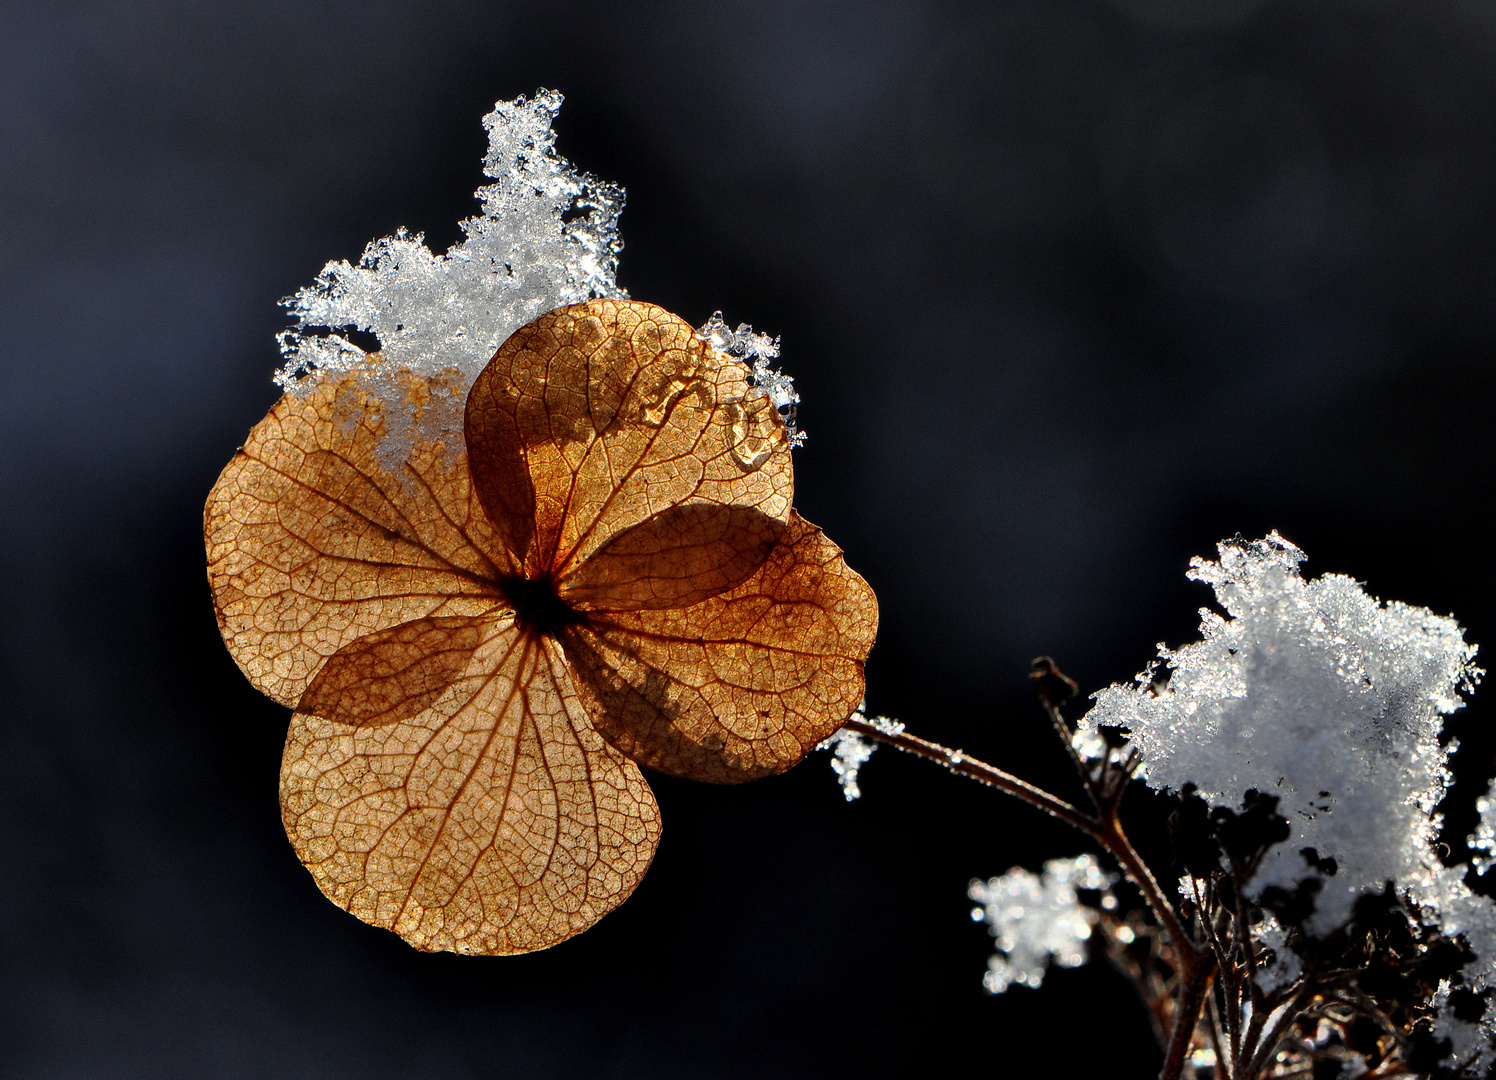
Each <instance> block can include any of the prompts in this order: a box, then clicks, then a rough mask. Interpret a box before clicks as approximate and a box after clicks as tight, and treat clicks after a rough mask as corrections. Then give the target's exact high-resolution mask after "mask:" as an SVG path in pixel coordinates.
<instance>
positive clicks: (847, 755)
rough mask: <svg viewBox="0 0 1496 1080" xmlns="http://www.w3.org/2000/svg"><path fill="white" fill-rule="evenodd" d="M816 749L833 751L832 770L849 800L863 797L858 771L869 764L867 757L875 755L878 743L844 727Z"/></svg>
mask: <svg viewBox="0 0 1496 1080" xmlns="http://www.w3.org/2000/svg"><path fill="white" fill-rule="evenodd" d="M816 749H817V750H830V751H831V752H832V758H831V771H832V772H834V773H836V779H837V781H838V782H839V783H840V784H841V789H842V794H843V795H845V796H846V799H847V802H851V801H853V800H854V799H860V798H862V788H860V787H858V786H857V773H858V771H859V770H860V769H861V768H862V767H863V765H865V764H867V759H868V758H870V757H872V756H873V751H874V750H876V749H878V744H877V743H875V742H873V741H872V740H871V739H868V738H865V737H864V736H862V735H860V734H858V733H857V732H855V731H852V730H851V729H849V728H842V729H840V730H839V731H837V732H836V733H835V734H833V735H832V736H831V738H829V739H827V740H826V741H825V742H823V743H822V744H821V745H820V746H818V747H816Z"/></svg>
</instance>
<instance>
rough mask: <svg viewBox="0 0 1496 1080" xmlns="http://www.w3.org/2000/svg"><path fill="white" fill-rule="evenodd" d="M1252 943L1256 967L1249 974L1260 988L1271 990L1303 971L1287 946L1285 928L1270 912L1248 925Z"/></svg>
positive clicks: (1288, 982)
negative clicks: (1259, 920) (1255, 956)
mask: <svg viewBox="0 0 1496 1080" xmlns="http://www.w3.org/2000/svg"><path fill="white" fill-rule="evenodd" d="M1252 944H1253V946H1254V948H1255V951H1256V953H1257V970H1256V972H1254V973H1253V976H1252V978H1253V979H1254V981H1255V982H1256V983H1257V985H1258V986H1260V987H1261V988H1262V989H1263V990H1264V991H1266V992H1268V993H1272V992H1273V991H1274V990H1281V989H1282V988H1283V987H1285V986H1289V985H1291V984H1292V983H1293V982H1294V981H1295V980H1297V979H1298V977H1299V976H1300V975H1302V974H1303V971H1304V968H1303V965H1302V964H1301V963H1300V962H1299V958H1298V957H1297V956H1296V955H1294V952H1293V950H1292V949H1291V948H1289V946H1288V928H1287V927H1286V926H1283V925H1282V924H1281V923H1279V922H1278V920H1277V917H1276V916H1274V915H1273V914H1272V912H1265V913H1264V914H1263V919H1262V921H1261V922H1260V923H1258V924H1257V925H1256V926H1254V927H1252Z"/></svg>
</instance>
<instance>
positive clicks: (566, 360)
mask: <svg viewBox="0 0 1496 1080" xmlns="http://www.w3.org/2000/svg"><path fill="white" fill-rule="evenodd" d="M397 378H403V379H404V380H405V388H406V395H407V403H413V404H414V408H415V410H416V412H417V414H418V415H419V413H420V411H421V410H423V409H425V408H429V407H430V405H429V398H430V395H431V394H432V393H433V392H441V389H442V388H441V387H440V386H438V387H436V388H435V389H433V386H432V384H431V382H430V381H429V380H423V379H421V378H419V377H418V376H414V375H409V374H406V375H404V376H397ZM465 415H466V421H465V427H464V436H465V437H464V442H463V446H461V447H459V448H458V450H457V452H456V453H451V452H449V451H450V448H448V447H446V446H444V445H442V444H427V445H421V446H417V447H415V448H413V450H412V452H411V453H410V454H409V455H408V458H407V460H406V461H405V462H404V463H403V464H402V465H401V466H400V467H399V468H397V469H395V470H390V469H386V468H385V467H384V466H383V465H382V464H381V462H380V460H379V456H378V447H379V445H380V440H381V438H382V437H383V435H384V433H385V429H384V418H383V407H382V403H381V401H380V400H378V399H376V398H373V397H371V396H370V395H368V394H367V393H365V392H363V391H361V390H360V389H359V388H358V386H357V384H356V383H355V382H354V381H353V380H352V379H351V378H350V377H348V376H347V375H341V376H339V377H332V378H328V379H326V380H324V381H323V382H322V383H321V384H320V385H319V386H317V387H316V388H315V389H314V390H312V392H311V393H309V394H307V395H305V396H304V397H301V396H297V395H296V394H293V393H288V394H287V395H286V396H285V397H284V398H283V399H282V400H281V402H280V404H278V405H277V406H276V407H275V409H273V410H272V411H271V413H270V415H269V416H268V417H266V419H265V420H264V421H263V422H261V423H260V424H259V425H258V426H257V427H256V428H255V429H254V431H252V432H251V433H250V437H249V440H248V442H247V443H246V444H245V446H244V448H243V449H242V450H241V451H240V452H239V454H238V455H237V456H236V457H235V458H234V460H233V461H232V462H231V463H230V464H229V466H228V467H227V468H226V469H225V470H224V472H223V475H222V476H221V477H220V478H219V481H218V484H217V485H216V486H215V487H214V489H213V493H212V495H210V496H209V499H208V506H207V511H206V524H205V533H206V537H207V544H208V576H209V580H210V582H211V583H212V586H213V595H214V600H215V604H216V606H217V610H218V618H219V625H220V627H221V629H222V631H223V636H224V640H225V641H226V642H227V643H228V646H229V650H230V652H231V653H232V654H233V655H234V658H235V659H236V660H237V661H238V662H239V664H240V666H241V667H242V668H243V669H244V672H245V674H246V675H248V676H249V678H250V680H251V681H252V682H253V683H254V684H255V685H256V686H257V687H259V688H260V689H261V690H263V691H264V692H265V693H267V694H269V695H270V696H271V697H273V698H275V699H276V700H278V701H280V702H282V703H284V704H286V705H289V706H291V707H292V708H294V709H295V710H296V712H295V715H294V716H293V717H292V719H291V727H290V731H289V733H288V734H287V737H286V752H285V758H284V760H283V763H282V766H281V808H282V813H283V815H284V818H285V824H286V831H287V833H288V834H289V835H290V837H291V841H292V843H293V844H294V845H295V847H296V851H297V854H298V855H299V856H300V857H301V859H302V861H303V862H304V863H305V864H306V865H307V867H308V868H309V869H310V870H311V871H312V876H313V877H314V878H315V879H316V881H317V884H318V885H319V886H320V887H321V888H322V890H323V892H325V893H326V894H327V895H328V896H329V897H331V898H332V899H333V900H334V901H335V902H336V903H338V904H339V905H340V906H342V907H344V908H346V909H347V910H348V911H350V912H352V913H353V914H355V915H357V916H358V917H359V918H361V919H363V920H365V921H366V922H369V923H372V924H373V925H375V926H382V927H386V928H388V929H391V930H394V931H395V932H396V933H398V934H400V935H401V936H402V937H404V938H405V939H406V940H407V941H409V942H410V943H411V944H413V945H415V946H417V947H418V948H422V949H449V950H455V951H458V952H465V953H514V952H525V951H528V950H532V949H541V948H545V947H547V946H549V945H554V944H556V943H557V942H559V941H563V940H565V939H566V938H568V937H570V936H572V935H573V934H576V933H579V932H580V931H582V930H584V929H586V928H587V927H588V926H590V925H592V924H593V923H594V922H596V921H597V920H598V919H599V918H601V917H602V916H603V915H604V914H606V913H607V912H608V911H609V910H611V909H612V908H613V907H615V906H616V905H617V904H618V903H620V902H621V901H622V900H623V899H624V898H625V897H626V896H627V895H628V894H629V893H630V892H631V891H632V890H633V888H634V887H635V886H636V885H637V884H638V883H639V879H640V878H641V877H642V876H643V874H644V871H645V869H646V868H647V867H648V866H649V861H650V859H651V857H652V856H653V854H654V850H655V845H656V844H657V843H658V842H659V835H660V815H659V809H658V807H657V806H656V805H655V801H654V798H653V796H652V795H651V793H650V790H649V786H648V784H647V783H646V782H645V780H644V778H643V776H642V775H641V773H640V772H639V769H638V767H637V765H636V764H635V763H636V762H637V763H638V764H642V765H646V766H648V767H650V768H654V769H659V770H661V771H664V772H669V773H674V774H676V775H678V776H686V777H692V778H694V779H698V780H709V781H714V782H718V783H734V782H739V781H743V780H751V779H754V778H757V777H761V776H767V775H770V774H772V773H776V772H779V771H781V770H783V769H786V768H788V767H789V766H791V765H793V764H795V763H796V762H797V761H799V760H800V759H801V758H802V757H804V756H805V754H806V753H807V752H808V751H809V750H810V749H812V748H814V747H815V746H816V745H817V744H818V743H819V742H821V741H822V740H823V739H825V738H826V737H827V735H829V734H830V733H831V732H832V731H834V730H835V729H836V728H837V727H838V726H840V724H841V723H842V722H843V721H844V720H845V719H846V718H847V717H848V716H849V715H850V714H851V712H852V711H853V709H854V708H856V706H857V703H858V700H859V699H860V698H861V696H862V663H863V660H864V659H865V658H866V656H867V652H868V649H869V648H870V647H871V645H872V641H873V634H874V631H875V628H876V624H877V604H876V601H875V600H874V598H873V594H872V591H871V590H870V589H869V588H868V587H867V584H866V583H865V582H864V581H863V580H862V579H861V578H860V577H858V576H857V575H856V574H855V573H853V572H852V571H851V570H849V569H847V566H846V564H845V563H844V562H843V561H842V558H841V552H840V550H839V549H838V548H837V547H836V546H835V545H834V544H832V543H831V542H830V541H829V540H827V539H826V537H825V535H824V534H823V533H822V532H821V531H820V530H819V529H817V528H816V527H815V526H813V525H811V524H809V523H808V522H806V521H805V520H804V519H803V518H801V517H800V516H799V515H798V514H796V513H795V512H794V510H792V509H791V507H790V497H791V488H792V479H791V468H790V459H789V439H788V434H787V432H786V430H785V425H784V421H783V420H782V419H781V417H780V415H779V412H778V410H777V409H776V408H775V407H774V405H773V403H772V402H771V401H770V400H769V397H768V395H767V394H766V393H764V392H763V391H762V390H760V389H758V388H756V387H754V386H752V385H750V383H749V382H748V380H747V379H746V378H745V372H744V369H743V367H742V365H741V364H739V363H737V362H736V361H733V360H731V359H730V358H729V357H727V356H726V355H724V354H723V353H721V352H719V351H717V350H716V349H713V348H711V347H709V346H708V345H707V344H706V343H705V342H703V341H702V340H701V339H700V338H698V337H697V336H696V334H695V332H694V331H693V330H692V328H691V327H690V326H689V325H687V324H686V323H684V322H682V321H681V320H680V319H679V318H677V317H675V316H673V315H670V314H669V313H668V312H665V311H663V310H661V309H660V308H657V307H653V306H651V305H649V304H641V303H637V302H633V301H627V300H593V301H589V302H585V303H581V304H576V305H572V306H570V307H566V308H562V309H560V310H559V311H554V312H551V313H549V314H546V315H543V316H541V317H540V318H538V319H536V320H535V321H534V322H532V323H530V324H529V325H527V326H525V327H523V328H521V329H520V330H519V331H518V332H516V333H515V334H514V335H513V336H511V337H510V338H509V339H508V341H507V342H506V343H505V344H504V346H503V347H502V348H500V349H499V351H498V353H497V354H496V355H495V356H494V358H493V360H492V361H491V362H490V363H489V364H488V365H487V367H486V368H485V369H484V370H483V372H482V374H481V375H479V376H478V379H477V380H476V382H475V383H474V384H473V387H472V390H471V391H470V393H469V394H468V396H467V404H466V413H465Z"/></svg>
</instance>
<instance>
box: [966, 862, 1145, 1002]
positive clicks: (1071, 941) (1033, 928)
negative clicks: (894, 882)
mask: <svg viewBox="0 0 1496 1080" xmlns="http://www.w3.org/2000/svg"><path fill="white" fill-rule="evenodd" d="M1116 880H1117V876H1116V875H1115V874H1112V873H1108V872H1107V871H1105V870H1103V869H1102V868H1101V864H1100V863H1098V862H1097V861H1096V858H1095V857H1094V856H1091V855H1077V856H1076V857H1074V858H1072V859H1050V860H1049V861H1048V862H1047V863H1045V864H1044V872H1043V873H1042V874H1035V873H1032V872H1030V871H1028V870H1025V869H1023V868H1022V867H1020V866H1015V867H1014V868H1013V869H1011V870H1009V871H1008V872H1007V873H1006V874H1003V875H1002V876H1001V877H995V878H989V879H988V880H986V881H981V880H979V879H978V880H973V881H972V883H971V885H970V886H969V887H968V889H967V890H966V895H967V896H968V897H969V898H970V899H972V900H974V901H975V902H976V903H977V904H979V905H980V906H979V907H975V908H973V909H972V912H971V917H972V920H973V921H974V922H985V923H987V926H988V930H989V932H990V933H991V934H992V936H993V937H994V938H996V939H997V948H998V950H999V951H998V952H996V953H993V954H992V956H991V958H989V959H988V961H987V973H986V974H985V975H983V976H982V985H983V987H985V988H986V990H987V992H988V993H989V994H1001V993H1003V992H1004V991H1005V990H1007V989H1008V987H1009V986H1011V985H1013V984H1014V983H1017V984H1018V985H1020V986H1028V987H1032V988H1035V989H1037V988H1038V987H1039V986H1040V985H1041V984H1042V983H1043V982H1044V972H1045V971H1046V970H1047V969H1048V967H1049V965H1050V964H1051V963H1054V964H1058V965H1059V966H1060V967H1079V966H1080V965H1081V964H1084V963H1085V962H1086V949H1085V945H1086V942H1087V941H1089V940H1090V938H1091V929H1092V927H1094V926H1095V925H1096V920H1097V919H1098V918H1099V917H1100V916H1099V914H1098V913H1097V911H1096V909H1095V908H1093V907H1090V906H1088V905H1086V904H1083V903H1081V902H1080V899H1079V897H1078V896H1077V895H1076V890H1077V889H1094V890H1100V891H1106V890H1110V888H1111V886H1112V885H1113V884H1115V883H1116ZM1107 895H1110V894H1109V893H1108V894H1107ZM1113 906H1114V905H1113Z"/></svg>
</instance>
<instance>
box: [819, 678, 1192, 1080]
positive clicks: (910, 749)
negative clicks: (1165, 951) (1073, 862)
mask: <svg viewBox="0 0 1496 1080" xmlns="http://www.w3.org/2000/svg"><path fill="white" fill-rule="evenodd" d="M1049 707H1050V706H1049V705H1048V703H1047V702H1046V711H1048V708H1049ZM844 726H845V727H846V728H847V729H848V730H850V731H855V732H857V733H858V734H859V735H863V736H865V737H867V738H869V739H873V740H874V741H876V742H881V743H885V744H887V745H889V746H893V747H897V748H898V749H900V750H903V751H904V752H905V753H909V754H914V755H916V756H918V757H922V758H925V759H927V760H929V761H934V762H936V763H937V764H940V765H943V766H945V767H946V768H947V769H949V770H950V771H951V772H953V773H958V774H959V775H961V776H965V777H969V778H970V779H972V780H976V781H978V782H979V783H983V784H987V785H989V786H991V787H995V788H997V789H998V790H999V791H1003V792H1006V793H1007V794H1009V795H1012V796H1013V797H1014V798H1016V799H1021V800H1022V801H1023V802H1026V803H1028V804H1029V805H1030V806H1032V807H1034V808H1035V809H1038V810H1042V811H1044V812H1045V813H1046V814H1049V815H1050V816H1051V817H1054V818H1057V819H1058V820H1060V821H1063V822H1065V824H1067V825H1070V826H1071V827H1073V828H1076V829H1079V830H1080V831H1081V832H1083V833H1085V834H1086V835H1087V836H1089V837H1090V838H1091V839H1092V840H1094V841H1095V842H1096V843H1097V844H1098V845H1099V846H1100V847H1101V848H1102V850H1104V851H1105V852H1106V853H1107V854H1108V855H1110V856H1111V857H1112V858H1113V859H1115V860H1116V861H1117V864H1118V865H1119V866H1121V867H1122V871H1123V873H1125V874H1126V875H1127V877H1128V879H1129V880H1130V881H1132V883H1133V884H1134V885H1135V886H1137V888H1138V890H1139V891H1140V892H1142V894H1143V897H1144V899H1145V900H1146V901H1147V902H1148V906H1149V907H1150V908H1151V909H1152V910H1153V915H1154V918H1156V919H1157V920H1158V922H1159V925H1160V926H1161V927H1163V930H1164V934H1165V935H1166V937H1167V940H1168V944H1169V947H1170V949H1171V950H1172V952H1173V954H1174V957H1175V962H1176V964H1177V966H1178V984H1179V1000H1178V1004H1177V1006H1176V1008H1175V1011H1174V1025H1173V1033H1172V1034H1171V1036H1170V1039H1169V1047H1168V1051H1167V1054H1166V1055H1165V1058H1164V1068H1163V1071H1162V1072H1160V1073H1159V1077H1160V1080H1177V1078H1178V1077H1179V1075H1180V1073H1181V1072H1182V1070H1183V1068H1184V1060H1185V1057H1186V1056H1187V1054H1188V1051H1189V1046H1190V1041H1191V1039H1192V1037H1193V1035H1194V1030H1195V1026H1196V1024H1197V1023H1198V1022H1199V1017H1200V1009H1201V1007H1202V1005H1203V1002H1204V992H1205V989H1206V987H1208V986H1209V985H1210V981H1211V979H1212V978H1213V977H1214V975H1215V972H1216V963H1215V956H1214V955H1213V954H1212V953H1211V952H1210V949H1209V948H1208V946H1202V945H1201V944H1199V943H1198V942H1196V941H1195V939H1194V937H1193V936H1192V935H1191V934H1190V933H1189V932H1188V931H1187V930H1186V929H1185V927H1184V924H1183V923H1182V922H1180V920H1179V916H1178V915H1177V914H1176V913H1175V911H1174V908H1173V905H1171V904H1170V903H1169V901H1168V898H1167V897H1166V896H1165V894H1164V891H1163V889H1162V888H1161V887H1160V886H1159V884H1158V881H1157V879H1156V878H1154V876H1153V872H1152V871H1151V870H1149V869H1148V865H1147V864H1146V863H1145V862H1143V859H1142V856H1140V855H1139V854H1138V853H1137V851H1136V850H1135V849H1134V848H1133V846H1132V843H1131V842H1130V841H1129V840H1128V839H1127V834H1126V833H1125V832H1123V830H1122V823H1121V821H1120V820H1119V818H1118V815H1117V806H1116V800H1107V801H1106V802H1105V803H1104V804H1103V806H1101V807H1098V811H1097V814H1096V815H1095V816H1094V817H1093V816H1092V815H1090V814H1087V813H1084V812H1083V811H1081V810H1078V809H1076V808H1075V807H1074V806H1071V805H1070V804H1069V803H1067V802H1066V801H1065V800H1063V799H1060V798H1058V797H1056V796H1054V795H1051V794H1050V793H1049V792H1047V791H1045V790H1043V789H1042V788H1038V787H1035V786H1034V785H1033V784H1030V783H1028V782H1027V781H1024V780H1020V779H1019V778H1018V777H1016V776H1014V775H1013V774H1012V773H1009V772H1004V771H1003V770H1002V769H999V768H997V767H996V766H995V765H989V764H987V763H986V762H985V761H980V760H978V759H977V758H974V757H971V756H970V755H968V754H967V753H965V752H964V751H961V750H952V749H949V748H948V747H944V746H941V745H940V744H939V743H934V742H930V741H929V740H927V739H921V738H919V737H918V736H915V735H910V734H909V733H908V732H906V731H904V730H903V727H902V726H901V725H893V724H886V723H878V722H874V721H870V720H866V719H863V718H862V717H855V716H854V717H853V718H852V719H850V720H848V721H847V723H846V724H845V725H844ZM1084 775H1085V773H1084V772H1082V776H1084ZM1088 791H1089V783H1088Z"/></svg>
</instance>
